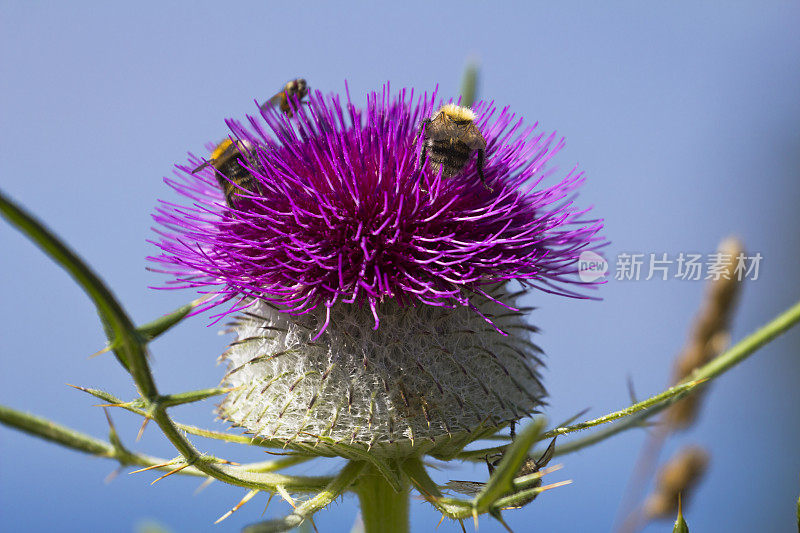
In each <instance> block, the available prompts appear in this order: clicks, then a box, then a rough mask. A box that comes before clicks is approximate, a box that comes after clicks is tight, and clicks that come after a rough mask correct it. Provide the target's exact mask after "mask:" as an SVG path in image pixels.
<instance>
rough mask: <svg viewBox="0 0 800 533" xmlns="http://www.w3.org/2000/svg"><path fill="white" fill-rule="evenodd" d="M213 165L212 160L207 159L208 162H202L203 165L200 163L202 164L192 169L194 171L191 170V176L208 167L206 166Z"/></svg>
mask: <svg viewBox="0 0 800 533" xmlns="http://www.w3.org/2000/svg"><path fill="white" fill-rule="evenodd" d="M213 164H214V160H213V159H209V160H207V161H203V163H202V164H200V165H198V166H197V167H195V169H194V170H192V174H195V173H197V172H200V171H201V170H203V169H204V168H206V167H208V166H210V165H213Z"/></svg>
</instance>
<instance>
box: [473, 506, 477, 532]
mask: <svg viewBox="0 0 800 533" xmlns="http://www.w3.org/2000/svg"><path fill="white" fill-rule="evenodd" d="M472 521H473V522H474V523H475V531H478V509H476V508H475V507H473V508H472Z"/></svg>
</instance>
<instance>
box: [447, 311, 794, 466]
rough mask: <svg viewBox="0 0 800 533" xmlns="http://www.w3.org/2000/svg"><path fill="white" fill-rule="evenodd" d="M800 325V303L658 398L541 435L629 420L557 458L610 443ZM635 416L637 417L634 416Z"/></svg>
mask: <svg viewBox="0 0 800 533" xmlns="http://www.w3.org/2000/svg"><path fill="white" fill-rule="evenodd" d="M798 322H800V302H798V303H796V304H795V305H793V306H792V307H790V308H789V309H787V310H786V311H784V312H783V313H781V314H780V315H778V316H777V317H775V318H774V319H772V320H771V321H770V322H769V323H767V324H766V325H765V326H762V327H761V328H759V329H758V330H756V331H755V332H754V333H751V334H750V335H748V336H747V337H745V338H744V339H742V340H741V341H739V342H738V343H737V344H736V345H735V346H733V347H731V348H729V349H728V350H727V351H725V352H724V353H722V354H720V355H719V356H718V357H716V358H715V359H713V360H711V361H709V362H708V363H707V364H705V365H703V366H701V367H699V368H697V369H696V370H695V371H694V372H693V373H692V374H691V375H690V376H689V377H688V378H687V379H686V380H684V381H683V382H682V383H679V384H678V385H675V386H674V387H670V388H668V389H667V390H665V391H664V392H662V393H660V394H656V395H655V396H652V397H650V398H648V399H646V400H643V401H641V402H638V403H635V404H633V405H631V406H629V407H626V408H625V409H621V410H619V411H615V412H613V413H609V414H607V415H605V416H601V417H599V418H595V419H594V420H588V421H586V422H581V423H580V424H574V425H571V426H566V427H559V428H555V429H552V430H550V431H546V432H545V433H543V434H542V435H541V440H543V439H548V438H552V437H554V436H556V435H566V434H567V433H572V432H575V431H580V430H583V429H588V428H591V427H594V426H599V425H601V424H606V423H608V422H614V421H616V420H620V419H623V418H625V420H623V421H621V422H619V423H618V424H614V425H613V426H611V427H609V428H607V429H603V430H601V431H598V432H597V433H594V434H591V435H589V436H587V437H585V438H584V439H579V440H576V441H573V442H569V443H566V444H562V445H561V446H558V447H556V455H564V454H565V453H570V452H574V451H576V450H579V449H581V448H584V447H586V446H589V445H590V444H594V443H596V442H600V441H601V440H604V439H607V438H608V437H611V436H612V435H616V434H617V433H619V432H620V431H623V430H625V429H628V428H631V427H635V426H639V425H641V424H642V422H643V421H644V420H646V419H647V418H649V417H651V416H653V415H655V414H657V413H659V412H661V411H662V410H663V409H665V408H666V407H668V406H670V405H671V404H672V403H674V402H675V401H677V400H679V399H680V398H682V397H684V396H686V395H687V394H690V393H691V392H694V391H695V389H699V388H701V387H703V386H705V385H707V384H708V382H709V381H711V380H713V379H714V378H716V377H718V376H719V375H721V374H723V373H724V372H726V371H727V370H730V369H731V368H733V367H734V366H736V365H737V364H739V363H741V362H742V361H744V360H745V359H747V357H749V356H750V355H752V354H753V353H754V352H755V351H756V350H758V349H759V348H761V347H762V346H764V345H765V344H767V343H768V342H770V341H772V340H774V339H775V338H777V337H779V336H780V335H781V334H783V333H785V332H786V331H788V330H789V329H790V328H791V327H792V326H794V325H796V324H797V323H798ZM637 413H638V414H637ZM634 414H636V415H637V416H631V415H634ZM504 449H505V446H496V447H493V448H483V449H480V450H470V451H467V452H462V453H461V454H459V455H458V456H457V457H458V458H459V459H465V460H479V459H481V458H482V457H483V456H484V455H486V454H487V453H498V452H502V451H503V450H504Z"/></svg>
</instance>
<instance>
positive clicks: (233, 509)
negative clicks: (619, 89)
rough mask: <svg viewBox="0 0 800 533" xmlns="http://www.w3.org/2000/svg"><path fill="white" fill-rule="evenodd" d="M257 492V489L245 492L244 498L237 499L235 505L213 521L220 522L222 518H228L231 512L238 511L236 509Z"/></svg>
mask: <svg viewBox="0 0 800 533" xmlns="http://www.w3.org/2000/svg"><path fill="white" fill-rule="evenodd" d="M258 492H259V491H258V490H257V489H253V490H251V491H249V492H248V493H247V494H245V495H244V498H242V499H241V500H240V501H239V503H237V504H236V505H234V506H233V507H232V508H231V510H230V511H228V512H227V513H225V514H224V515H222V516H220V517H219V518H217V521H216V522H214V524H219V523H220V522H222V521H223V520H225V519H226V518H228V517H229V516H230V515H232V514H233V513H235V512H236V511H238V510H239V508H240V507H241V506H242V505H244V504H246V503H247V502H249V501H250V500H252V499H253V496H255V495H256V494H258Z"/></svg>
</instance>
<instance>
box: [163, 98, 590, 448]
mask: <svg viewBox="0 0 800 533" xmlns="http://www.w3.org/2000/svg"><path fill="white" fill-rule="evenodd" d="M436 102H437V96H436V93H435V92H434V93H433V94H431V95H428V94H423V95H422V96H420V97H418V98H416V99H415V98H414V95H413V91H411V92H406V91H405V90H403V91H400V92H399V94H397V95H396V96H393V95H392V94H391V92H390V90H389V87H388V85H387V86H386V87H384V89H383V91H382V92H380V93H372V94H370V95H368V97H367V106H366V109H364V110H362V109H359V108H358V107H356V106H355V105H354V104H353V103H352V102H351V100H350V96H349V94H348V96H347V101H346V103H344V104H343V103H342V102H341V100H340V98H339V97H338V96H323V95H322V94H321V93H319V92H317V93H315V94H312V95H311V96H310V100H309V102H308V106H307V107H305V106H300V105H299V103H298V102H295V104H296V105H295V106H294V117H293V118H289V117H287V116H286V115H284V114H282V113H279V112H278V111H275V110H272V109H264V110H262V111H261V117H260V120H259V118H256V117H248V120H247V125H245V124H243V123H241V122H238V121H234V120H229V121H227V124H228V126H229V128H230V131H231V140H232V141H233V142H235V143H236V146H238V147H241V150H242V155H241V158H240V160H239V164H240V165H241V166H242V167H243V168H244V169H245V170H246V171H247V173H249V174H250V175H252V177H253V179H252V180H249V183H248V185H246V186H243V185H242V183H241V182H233V181H231V180H229V179H228V178H226V177H219V176H220V175H219V174H218V173H217V171H216V170H215V169H214V168H213V166H209V167H206V168H204V169H202V170H201V171H199V172H196V173H192V169H194V168H196V167H197V166H198V165H200V164H201V163H202V160H200V159H198V158H196V157H193V156H192V157H190V160H189V164H188V165H185V166H180V165H179V166H178V167H177V169H178V172H177V173H176V174H177V176H178V179H172V180H170V179H168V180H166V181H167V183H168V184H169V185H170V186H172V187H173V188H174V189H175V190H176V191H177V192H178V193H179V194H181V195H183V196H185V197H187V198H189V199H190V200H191V201H192V205H191V206H182V205H179V204H173V203H168V202H162V207H161V208H159V209H158V210H157V213H156V214H155V216H154V218H155V220H156V221H157V222H158V223H160V224H161V225H162V226H163V227H164V228H165V231H161V232H160V234H161V236H162V239H161V240H160V241H159V242H158V243H156V244H157V245H158V246H159V247H160V248H161V250H162V251H163V253H162V254H161V255H159V256H158V257H152V258H150V259H152V260H154V261H156V262H158V263H160V264H161V265H162V266H163V268H162V269H161V271H162V272H167V273H170V274H172V275H173V276H174V278H175V279H174V280H172V281H171V282H169V283H168V285H167V286H168V287H188V288H195V289H198V290H199V291H200V292H203V293H208V294H212V295H213V296H214V297H213V298H211V299H210V300H209V301H208V302H207V303H206V305H205V306H203V307H200V308H199V309H198V312H200V311H203V310H204V309H208V308H211V307H214V306H216V305H219V304H222V303H225V302H228V305H227V306H226V307H225V308H224V309H223V310H221V311H219V312H218V313H217V314H216V315H215V316H214V318H216V319H219V318H222V317H223V316H226V315H232V316H234V317H235V323H234V331H236V333H237V335H238V338H237V340H236V341H235V342H234V343H233V344H232V346H231V348H230V349H229V350H228V351H227V352H226V353H225V355H224V358H225V359H227V360H228V361H229V365H230V370H229V372H228V374H227V375H226V378H225V381H226V382H227V383H228V384H230V385H233V386H236V387H237V390H236V391H234V392H232V393H231V394H230V395H229V396H228V398H227V399H226V400H225V402H223V404H222V405H221V407H220V412H221V414H222V415H223V416H224V417H225V418H226V419H228V420H229V421H231V422H233V423H234V424H238V425H241V426H243V427H244V428H246V429H247V430H248V431H250V432H252V433H254V434H258V435H261V436H266V437H271V438H279V439H282V440H284V441H287V442H290V441H291V442H296V443H308V442H312V443H314V444H318V443H320V442H323V443H330V442H334V443H337V442H344V441H347V442H358V443H363V444H365V445H368V446H370V447H372V446H374V445H375V444H386V443H398V442H400V441H402V442H404V443H407V444H409V445H410V446H412V447H415V446H416V447H418V446H419V445H420V444H419V443H420V441H421V440H423V439H426V441H427V444H425V445H424V447H425V449H426V450H429V451H430V450H432V449H437V450H439V453H441V454H445V455H446V452H444V451H442V450H444V449H445V448H446V447H447V445H448V444H447V443H452V441H453V439H454V438H455V437H457V436H462V437H463V436H469V437H468V438H470V439H471V438H474V437H475V436H477V435H478V434H479V433H480V432H479V431H478V432H476V429H479V428H496V427H498V426H500V425H502V424H504V423H507V422H509V421H513V420H517V419H519V418H521V417H524V416H527V415H530V414H531V413H533V412H535V411H536V409H537V407H538V406H539V405H540V404H541V402H542V398H543V396H544V388H543V387H542V385H541V383H540V381H539V378H538V367H539V366H540V364H541V363H540V361H539V359H538V357H537V350H538V348H536V346H535V345H534V344H532V343H531V341H530V339H529V334H530V333H531V332H532V331H534V330H535V328H533V327H531V326H529V325H527V324H526V322H525V321H524V320H523V316H522V315H523V312H524V310H520V309H518V308H517V307H516V304H515V302H516V300H517V299H518V298H519V296H520V295H521V291H516V292H514V291H512V290H511V289H510V288H509V282H511V281H512V280H517V281H518V282H520V283H521V284H522V285H523V287H524V288H525V289H530V288H536V289H540V290H543V291H546V292H550V293H556V294H563V295H567V296H573V297H584V296H583V295H582V294H581V293H580V292H579V291H578V290H576V289H577V288H579V287H576V284H583V285H587V284H586V283H582V282H581V281H580V280H579V279H578V278H577V276H575V275H574V274H575V272H576V263H577V260H578V256H579V254H580V253H581V252H582V251H584V250H587V249H595V248H597V247H598V246H600V245H601V244H602V243H601V239H600V237H598V235H597V234H598V231H599V230H600V229H601V227H602V222H601V221H598V220H587V219H585V215H586V211H583V210H579V209H577V208H576V207H574V205H573V201H572V196H573V193H574V191H575V189H576V188H577V187H578V185H579V184H580V183H581V182H582V180H583V177H582V173H580V172H578V171H577V170H575V169H573V170H572V171H571V172H569V173H568V174H567V176H566V177H565V178H564V179H562V180H561V181H560V182H558V183H556V184H554V185H552V186H550V187H542V186H541V182H542V181H543V180H544V179H545V178H546V177H547V176H549V175H550V174H551V173H552V171H550V170H548V169H546V164H547V163H548V161H549V160H550V158H551V157H553V155H555V153H557V152H558V151H559V150H560V149H561V148H562V147H563V145H564V142H563V140H560V141H557V140H556V137H555V134H551V135H549V136H547V135H545V134H541V133H538V134H537V133H535V125H534V126H531V127H527V128H526V127H524V126H523V122H522V120H521V119H518V118H516V116H515V115H514V114H513V113H511V112H510V111H509V110H508V109H507V108H505V109H502V110H499V111H498V109H497V108H496V107H495V106H494V104H493V103H489V102H480V103H478V104H477V105H476V106H475V108H474V112H475V124H476V125H477V127H478V129H479V130H480V132H481V134H482V135H483V137H484V138H485V140H486V162H485V165H484V166H483V174H484V176H485V178H486V182H487V183H488V185H490V186H491V191H489V190H487V189H486V188H484V187H483V186H482V184H481V183H480V180H479V179H478V172H477V169H476V162H475V161H471V162H469V163H468V164H467V166H466V167H465V168H464V170H463V171H462V172H461V173H460V174H459V175H456V176H453V177H443V175H442V171H441V170H439V171H438V172H434V171H432V170H431V167H430V166H428V165H426V164H425V163H424V162H423V161H420V153H421V146H422V142H423V140H424V139H423V138H422V136H421V135H419V128H420V124H421V122H422V120H423V119H425V118H428V117H430V116H431V115H432V114H433V112H434V111H435V109H436ZM218 180H225V181H227V182H229V183H230V184H231V186H232V187H235V191H234V192H233V194H232V195H230V196H229V197H230V198H232V199H231V200H230V201H228V202H226V201H225V195H224V194H223V192H222V190H221V189H220V186H219V183H223V185H225V184H226V183H225V181H220V182H219V183H218ZM232 187H226V188H228V189H229V190H230V189H231V188H232ZM589 285H591V284H589ZM415 442H416V443H417V444H415ZM442 443H445V444H442ZM441 446H445V448H442V447H441ZM400 449H404V448H403V447H402V446H401V447H400V448H398V447H397V446H395V447H394V448H392V451H389V452H387V454H389V455H396V454H398V453H406V452H407V450H405V451H398V450H400ZM431 453H433V452H431Z"/></svg>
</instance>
